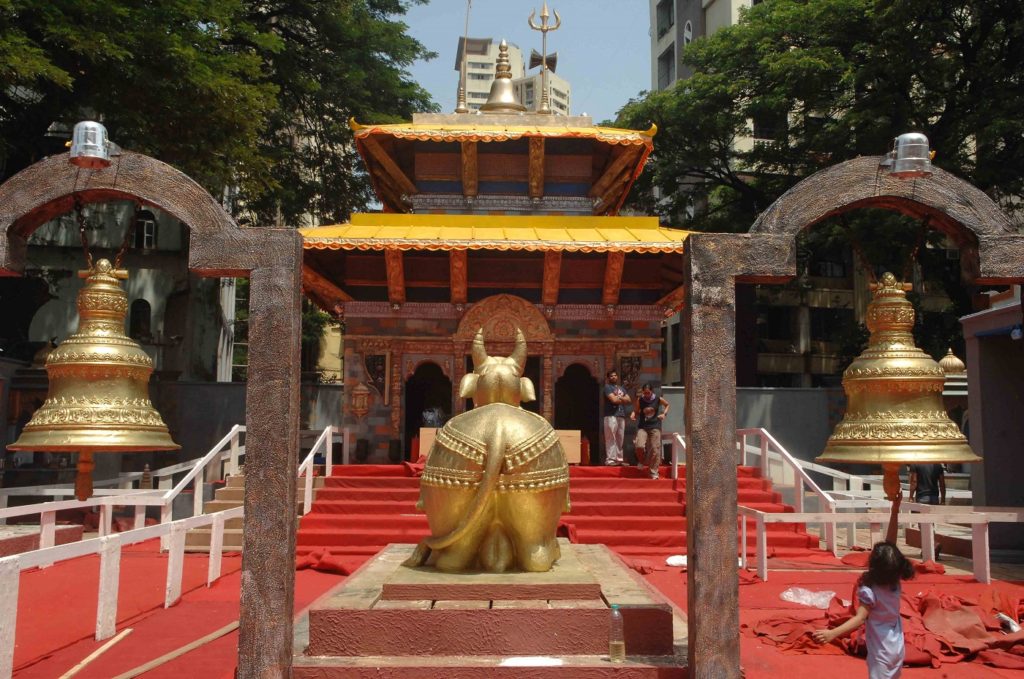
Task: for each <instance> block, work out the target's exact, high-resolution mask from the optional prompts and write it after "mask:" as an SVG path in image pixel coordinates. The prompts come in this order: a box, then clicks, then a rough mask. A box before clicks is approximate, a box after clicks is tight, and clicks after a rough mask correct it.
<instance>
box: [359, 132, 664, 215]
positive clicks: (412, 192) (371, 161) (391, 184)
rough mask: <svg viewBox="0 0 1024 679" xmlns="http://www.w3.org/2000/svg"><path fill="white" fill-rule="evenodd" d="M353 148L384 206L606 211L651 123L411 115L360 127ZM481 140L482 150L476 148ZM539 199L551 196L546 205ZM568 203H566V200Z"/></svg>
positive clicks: (640, 161)
mask: <svg viewBox="0 0 1024 679" xmlns="http://www.w3.org/2000/svg"><path fill="white" fill-rule="evenodd" d="M349 126H350V127H351V128H352V130H353V132H354V139H355V145H356V149H357V150H358V151H359V154H360V155H361V156H362V158H363V161H364V163H365V164H366V169H367V171H368V173H369V175H370V181H371V183H372V184H373V189H374V192H375V193H376V194H377V197H378V198H379V199H380V201H381V203H382V204H383V206H384V210H385V212H401V213H408V212H420V213H423V212H426V211H427V210H428V209H430V210H433V209H435V208H433V207H430V208H426V207H424V206H425V204H427V203H432V202H436V201H441V202H442V203H444V202H446V201H447V202H451V203H452V205H453V207H451V208H450V209H445V208H442V209H445V211H451V212H459V211H460V209H459V208H457V207H454V205H455V204H460V203H461V202H462V201H463V198H467V199H469V200H470V201H475V200H476V199H477V198H481V199H483V201H482V202H481V203H479V204H478V205H477V207H476V208H474V210H473V211H474V212H476V213H488V212H491V213H493V212H496V211H497V210H495V209H493V208H488V207H487V206H486V205H485V204H486V203H487V201H488V200H490V199H494V198H497V199H499V200H502V201H508V200H513V201H514V200H517V199H518V200H522V201H534V200H539V201H540V205H539V207H538V209H535V210H531V211H532V212H534V213H537V214H567V213H568V214H578V215H587V214H592V215H605V216H613V215H615V214H617V213H618V211H619V209H620V208H621V207H622V204H623V202H624V201H625V199H626V195H627V194H628V193H629V190H630V188H631V187H632V185H633V182H634V181H635V180H636V178H637V177H638V176H639V175H640V172H641V170H642V169H643V167H644V164H645V163H646V161H647V157H648V156H649V155H650V153H651V151H653V150H654V141H653V138H654V135H655V134H656V133H657V127H655V126H653V125H652V126H651V128H650V129H648V130H642V131H640V130H625V129H619V128H614V127H599V126H595V125H593V124H591V118H590V117H589V116H550V115H540V114H518V115H512V114H479V115H473V114H453V115H442V114H425V113H424V114H416V115H415V116H414V117H413V121H412V122H403V123H392V124H360V123H358V122H356V121H355V119H352V120H350V121H349ZM484 147H486V148H484ZM546 203H557V204H559V206H560V207H555V208H552V207H551V206H550V205H547V204H546ZM567 204H571V206H568V207H567V206H566V205H567Z"/></svg>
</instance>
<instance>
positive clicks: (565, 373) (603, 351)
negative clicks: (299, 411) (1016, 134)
mask: <svg viewBox="0 0 1024 679" xmlns="http://www.w3.org/2000/svg"><path fill="white" fill-rule="evenodd" d="M501 66H502V64H501V59H500V57H499V65H498V74H497V77H496V80H495V83H494V85H493V87H492V92H491V100H490V101H488V104H486V105H485V106H484V107H483V110H484V112H482V113H464V114H459V113H456V114H417V115H415V116H414V117H413V120H412V122H411V123H400V124H389V125H367V124H359V123H356V122H355V121H352V123H351V125H352V129H353V130H354V132H355V143H356V147H357V148H358V150H359V153H360V154H361V155H362V158H363V160H364V162H365V164H366V169H367V171H368V173H369V176H370V178H371V181H372V183H373V187H374V190H375V191H376V194H377V197H378V199H379V201H380V203H381V205H382V208H383V210H382V212H379V213H363V214H353V215H352V217H351V219H350V221H349V222H348V223H346V224H338V225H334V226H321V227H315V228H308V229H303V230H302V232H301V233H302V236H303V240H304V248H305V251H304V258H303V288H304V291H305V293H306V295H307V296H308V297H309V298H310V299H312V300H313V301H314V302H315V303H316V304H317V305H318V306H320V307H321V308H323V309H325V310H327V311H329V312H331V313H332V314H334V315H336V316H337V317H339V318H343V319H344V335H343V341H342V353H343V359H344V387H345V406H344V413H343V422H342V426H345V427H349V428H350V431H351V432H353V435H354V438H355V439H356V440H357V441H364V442H365V443H360V444H359V447H358V449H357V453H358V454H359V455H360V456H362V455H364V454H365V455H366V456H367V457H368V458H369V459H373V460H376V461H383V459H384V457H385V456H386V455H387V453H388V452H390V453H391V457H392V459H393V460H394V459H395V458H396V457H397V456H398V454H399V451H401V454H402V455H404V456H405V457H408V456H410V455H413V457H415V453H416V452H417V451H415V450H414V449H413V447H414V443H415V442H416V441H417V439H418V435H419V431H420V427H421V426H429V425H430V424H431V423H432V421H436V420H437V419H444V418H445V417H450V416H451V415H454V414H457V413H460V412H463V411H464V410H465V409H466V408H468V407H471V404H470V403H469V402H467V401H466V400H464V399H460V398H459V397H458V386H459V382H460V380H461V378H462V376H463V375H465V374H466V373H467V372H470V371H472V362H471V359H470V344H471V342H472V339H473V336H474V335H475V334H476V332H477V330H478V329H480V328H483V330H484V334H485V337H486V341H487V346H488V350H489V351H491V352H492V353H494V354H495V355H502V353H503V352H504V353H505V354H507V353H510V351H511V346H512V340H513V333H514V331H515V328H517V327H518V328H521V329H522V330H523V332H524V333H525V335H526V340H527V344H528V347H529V352H530V356H529V360H528V362H527V365H526V376H527V377H529V378H530V379H531V380H532V381H533V382H534V384H535V385H536V388H537V401H535V402H533V403H528V404H524V407H526V408H530V409H533V410H535V411H536V412H539V413H541V414H542V415H543V416H544V417H546V418H548V420H549V421H551V422H552V424H553V425H554V426H555V428H556V429H560V430H575V431H579V432H581V433H582V437H583V439H585V440H586V443H584V444H583V446H582V448H583V454H584V456H585V455H586V450H587V448H588V447H589V449H590V450H591V451H593V452H592V454H591V457H592V459H593V461H600V460H601V454H600V452H599V451H600V450H602V448H601V447H600V446H601V443H602V441H601V426H600V416H601V385H602V384H603V382H604V375H605V373H606V372H607V371H608V370H612V369H615V370H617V371H618V372H619V374H620V376H621V378H622V381H623V383H624V384H625V385H626V386H627V387H628V388H630V389H631V390H636V389H639V386H640V385H641V384H642V383H643V382H648V381H650V382H655V383H656V382H659V380H660V376H661V368H662V357H661V353H662V335H661V324H662V322H663V320H664V319H665V317H666V315H669V314H671V313H672V312H674V311H675V310H677V309H678V308H679V306H680V304H681V302H682V282H683V281H682V272H681V257H680V253H681V252H682V251H683V243H684V241H685V239H686V237H687V235H688V234H687V232H685V231H680V230H676V229H666V228H662V227H660V226H659V224H658V220H657V218H655V217H637V216H619V210H620V208H621V206H622V204H623V202H624V200H625V198H626V196H627V194H628V192H629V190H630V187H631V186H632V184H633V182H634V180H635V179H636V178H637V176H639V174H640V172H641V170H642V169H643V166H644V163H645V161H646V159H647V157H648V155H649V154H650V152H651V150H652V148H653V137H654V134H655V132H656V130H655V129H654V128H651V129H650V130H646V131H634V130H624V129H616V128H608V127H600V126H595V125H594V124H593V121H592V120H591V118H590V117H589V116H561V115H550V114H538V113H526V112H524V111H523V107H522V106H521V105H520V104H519V103H518V102H517V101H516V100H515V98H514V94H513V93H512V91H511V88H509V87H508V86H507V85H508V82H510V81H508V79H507V78H502V72H501ZM588 444H589V445H588ZM576 452H577V451H567V455H569V457H570V459H573V458H574V457H576Z"/></svg>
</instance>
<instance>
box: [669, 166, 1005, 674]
mask: <svg viewBox="0 0 1024 679" xmlns="http://www.w3.org/2000/svg"><path fill="white" fill-rule="evenodd" d="M879 160H881V159H880V158H877V157H876V158H858V159H855V160H851V161H848V162H846V163H841V164H839V165H836V166H833V167H831V168H828V169H825V170H822V171H821V172H818V173H816V174H814V175H812V176H811V177H808V178H807V179H805V180H803V181H802V182H800V183H799V184H797V185H796V186H795V187H793V188H792V189H790V190H789V191H788V192H787V193H786V194H785V195H783V196H782V197H781V198H779V200H777V201H776V202H775V203H774V204H772V205H771V206H770V207H769V208H768V209H767V210H766V211H765V212H764V213H763V214H762V215H761V216H760V217H759V218H758V220H757V221H756V222H755V224H754V225H753V227H752V228H751V230H750V232H749V233H747V234H720V233H714V234H712V233H708V234H694V235H692V236H690V238H689V239H688V240H687V242H686V246H685V251H684V253H683V280H684V281H686V286H687V287H686V304H685V306H684V308H683V311H682V314H683V325H684V333H683V337H684V340H683V342H684V354H685V358H686V365H687V366H689V367H690V369H689V371H688V372H687V374H686V393H687V394H690V395H691V398H687V399H686V436H687V446H686V463H687V478H686V500H687V522H688V526H689V527H688V530H687V533H686V536H687V547H688V553H689V554H690V555H691V557H690V564H689V583H690V584H689V588H688V590H687V596H688V610H689V612H690V625H689V629H688V656H689V657H688V665H689V668H690V676H692V677H694V678H695V679H697V678H699V679H705V678H706V679H711V678H712V677H714V678H715V679H718V678H719V677H739V676H741V674H740V654H739V591H738V590H739V587H738V578H737V573H736V523H737V512H736V498H737V491H736V473H735V436H736V370H735V360H736V354H735V351H736V346H735V338H736V335H735V324H736V308H735V305H736V300H735V285H736V282H737V281H741V282H744V283H777V282H783V281H785V280H787V279H788V278H791V277H792V276H794V275H796V242H795V237H796V235H797V233H799V232H800V231H802V230H803V229H805V228H807V227H809V226H812V225H813V224H815V223H817V222H818V221H820V220H822V219H825V218H826V217H829V216H832V215H836V214H839V213H842V212H846V211H849V210H854V209H858V208H867V207H873V208H884V209H889V210H893V211H896V212H900V213H903V214H906V215H910V216H914V217H924V216H928V217H930V218H931V224H932V225H933V226H934V227H936V228H938V229H940V230H942V231H943V232H945V233H947V234H949V235H950V236H952V237H953V238H954V240H955V241H956V242H957V243H958V244H959V245H960V247H961V252H962V254H963V255H964V256H963V257H962V258H961V261H962V263H963V265H964V273H965V274H966V275H967V276H968V277H969V278H977V279H978V280H980V281H986V282H1004V283H1011V282H1019V281H1021V280H1024V236H1021V235H1020V234H1019V233H1018V232H1017V231H1016V229H1015V228H1014V227H1013V225H1012V224H1011V222H1010V220H1009V219H1008V218H1007V217H1006V215H1004V214H1003V213H1002V212H1001V211H1000V210H999V208H998V207H997V206H996V205H995V204H994V203H993V202H992V201H991V199H989V198H988V197H987V196H986V195H985V194H984V193H982V192H981V191H979V190H978V189H977V188H976V187H974V186H971V185H970V184H968V183H966V182H964V181H963V180H961V179H959V178H957V177H955V176H953V175H951V174H949V173H946V172H943V171H942V170H939V169H936V170H935V174H934V175H933V176H931V177H928V178H921V179H916V180H899V179H895V178H892V177H890V176H886V175H884V174H882V173H881V172H879V169H878V163H879ZM693 395H700V398H693V397H692V396H693Z"/></svg>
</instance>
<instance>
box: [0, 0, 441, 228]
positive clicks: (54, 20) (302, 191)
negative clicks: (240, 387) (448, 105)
mask: <svg viewBox="0 0 1024 679" xmlns="http://www.w3.org/2000/svg"><path fill="white" fill-rule="evenodd" d="M421 1H423V0H339V1H337V2H330V3H325V2H318V1H316V0H305V1H303V0H294V1H285V0H278V1H266V0H160V2H137V1H136V0H102V1H101V0H0V179H2V178H5V177H7V176H10V175H11V174H13V173H15V172H17V171H18V170H20V169H22V168H23V167H25V166H27V165H29V164H31V163H33V162H35V161H37V160H39V159H40V158H42V157H44V156H46V155H49V154H51V153H55V152H58V151H60V150H61V149H62V147H63V144H64V141H65V140H66V139H67V138H68V136H69V134H68V133H69V130H70V126H71V125H72V124H73V123H74V122H76V121H77V120H79V119H81V118H83V117H95V118H99V119H101V120H102V121H103V122H104V123H105V124H106V125H107V127H108V129H109V130H110V135H111V138H112V139H114V140H115V141H117V142H118V143H119V144H120V145H121V146H123V147H125V148H130V149H132V150H136V151H140V152H143V153H147V154H149V155H152V156H154V157H156V158H159V159H161V160H164V161H166V162H168V163H170V164H172V165H174V166H175V167H177V168H178V169H180V170H182V171H183V172H185V173H186V174H188V175H190V176H192V177H193V178H195V179H196V180H197V181H199V182H200V183H201V184H202V185H203V186H204V187H205V188H206V189H208V190H209V191H210V192H211V193H212V194H213V195H215V196H217V197H220V196H221V195H222V192H223V191H224V190H225V188H232V189H237V190H238V196H239V198H240V199H241V200H240V201H239V202H238V205H239V206H245V207H246V208H247V211H248V212H249V215H248V217H249V219H250V221H251V222H252V223H254V224H268V223H277V222H279V221H282V220H280V219H279V215H281V216H283V217H284V220H283V221H284V222H285V223H295V222H296V221H297V219H298V216H299V215H303V214H312V215H313V216H314V217H316V218H321V219H343V218H345V217H347V213H348V211H350V210H352V209H355V208H358V207H361V206H363V205H364V204H365V202H366V201H367V200H368V198H369V192H368V188H367V186H368V185H367V182H366V181H365V179H364V178H363V177H361V176H360V174H359V170H358V169H357V168H358V163H357V162H356V158H355V157H354V155H353V150H352V146H351V144H350V143H349V142H350V141H351V132H350V131H349V130H348V127H347V118H348V116H350V115H355V116H357V117H359V118H360V119H361V120H373V121H378V120H381V119H385V120H387V119H391V118H393V117H395V116H400V117H401V116H408V115H409V114H410V113H411V112H412V111H414V110H422V109H424V108H428V107H429V106H430V103H429V98H428V95H427V94H426V93H425V92H424V91H423V90H422V89H421V88H419V87H418V86H416V85H415V84H414V83H412V82H411V81H410V79H409V77H408V74H407V73H406V68H407V67H408V66H409V65H410V64H411V63H412V62H413V61H414V60H415V59H419V58H425V57H429V56H430V54H429V53H428V52H426V50H425V49H424V48H423V46H422V45H421V44H420V43H418V42H417V41H415V40H414V39H412V38H410V37H409V36H408V35H406V33H405V29H406V26H405V25H404V24H402V23H401V22H400V21H398V20H397V19H396V17H401V16H402V14H403V13H404V12H405V9H406V7H407V6H408V4H409V3H410V2H421Z"/></svg>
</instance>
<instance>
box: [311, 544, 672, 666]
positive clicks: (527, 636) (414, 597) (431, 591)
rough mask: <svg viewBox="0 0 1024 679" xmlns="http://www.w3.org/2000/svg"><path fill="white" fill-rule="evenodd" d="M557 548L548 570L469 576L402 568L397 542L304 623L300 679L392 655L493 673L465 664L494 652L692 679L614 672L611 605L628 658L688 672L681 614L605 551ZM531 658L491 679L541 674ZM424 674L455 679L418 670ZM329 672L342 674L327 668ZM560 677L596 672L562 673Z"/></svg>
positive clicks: (404, 552) (404, 551) (410, 662)
mask: <svg viewBox="0 0 1024 679" xmlns="http://www.w3.org/2000/svg"><path fill="white" fill-rule="evenodd" d="M560 543H561V548H562V558H561V559H560V560H559V561H558V563H557V564H556V566H555V568H553V569H552V570H551V571H548V572H545V573H505V574H486V573H484V574H478V575H476V576H474V578H473V579H472V580H470V581H467V580H466V578H465V577H464V576H461V575H458V574H445V573H438V572H435V571H433V570H432V569H404V568H402V567H401V566H400V564H401V563H402V562H403V561H404V560H405V558H407V557H408V555H409V554H410V553H411V551H412V545H390V546H389V547H388V548H387V549H385V550H384V551H383V552H381V553H380V554H378V555H377V556H376V557H375V558H374V559H373V560H371V561H369V562H367V564H365V565H364V566H363V567H362V568H360V570H359V571H358V572H357V573H356V574H354V575H353V576H352V577H351V578H350V579H349V580H347V581H346V582H345V583H343V584H342V585H341V586H339V587H338V588H337V589H335V590H334V591H332V592H331V593H329V594H327V595H325V596H324V597H321V599H319V600H318V601H317V603H315V604H314V605H313V606H312V607H311V608H310V609H309V611H308V613H307V616H308V617H304V618H303V619H302V620H300V622H299V623H298V624H297V625H296V629H295V633H296V644H295V647H296V651H297V653H298V654H299V655H297V656H296V669H298V667H300V666H302V667H308V668H310V669H309V673H308V674H297V675H296V676H308V677H311V676H320V677H322V676H361V675H357V674H354V673H347V674H346V673H342V672H341V670H342V669H352V668H357V667H361V666H362V665H360V663H359V660H360V659H365V658H366V657H367V656H380V657H385V658H388V659H389V662H387V663H385V665H388V666H391V667H402V668H404V669H405V673H403V674H401V675H400V676H445V677H452V676H467V677H468V676H488V674H486V673H479V672H478V673H475V674H471V673H469V670H468V669H466V670H464V671H463V670H461V669H459V668H468V667H475V668H478V669H481V670H482V669H483V668H486V667H488V660H487V659H488V658H491V657H493V656H503V657H505V658H508V657H509V656H545V657H560V658H564V659H565V660H566V662H569V663H572V664H573V666H575V664H576V663H578V664H579V666H580V667H581V668H582V667H601V668H603V670H602V671H603V672H604V674H597V675H594V676H685V675H682V674H651V675H648V674H642V675H640V674H637V675H634V674H631V673H626V674H623V675H617V674H611V675H609V674H607V672H608V670H609V669H610V668H609V663H608V661H607V659H606V655H607V653H608V636H607V635H608V620H609V611H608V605H609V603H615V604H619V606H620V608H621V609H622V612H623V620H624V623H625V625H624V627H625V639H626V649H627V653H630V654H631V655H634V656H641V655H642V656H646V657H644V658H638V657H634V658H633V659H631V661H630V663H631V664H632V665H633V666H635V667H636V668H641V667H645V666H653V667H657V668H660V669H661V670H665V669H667V668H680V667H681V666H682V664H683V661H684V660H685V658H681V657H680V654H679V653H678V648H679V643H680V640H681V639H684V638H685V634H686V631H685V627H686V622H685V618H682V617H680V615H681V612H680V611H678V610H677V609H675V608H674V607H673V606H672V605H671V603H669V602H668V601H667V600H665V599H664V597H663V595H661V594H660V593H659V592H657V591H656V590H654V589H653V588H652V587H651V586H650V585H649V584H647V583H646V582H645V581H644V580H643V579H642V578H641V577H639V576H638V575H633V573H632V571H630V570H629V569H628V568H627V567H626V566H625V564H624V563H623V562H622V561H621V560H620V559H618V558H617V557H615V556H614V555H612V554H611V553H610V552H609V551H608V550H607V548H605V547H603V546H599V545H570V544H568V543H566V542H565V541H564V540H562V541H560ZM477 590H479V591H477ZM677 621H678V622H677ZM484 630H486V632H484ZM655 657H657V659H655ZM453 660H454V664H453ZM526 662H527V663H528V664H529V665H531V671H528V672H524V671H523V670H522V668H517V670H518V674H505V675H501V674H498V675H495V676H531V677H532V676H537V675H536V674H534V673H533V672H532V669H533V667H532V665H536V664H539V663H538V662H537V661H536V660H534V662H532V663H531V662H530V661H528V660H527V661H526ZM492 666H493V668H494V669H498V668H499V667H500V665H499V664H498V663H494V664H493V665H492ZM504 666H505V667H515V665H509V664H507V663H506V664H505V665H504ZM426 667H431V668H433V671H434V672H436V671H437V668H440V667H450V668H451V669H452V670H453V671H454V672H457V673H456V674H446V675H438V674H429V673H427V674H424V673H419V671H416V670H414V668H421V669H423V668H426ZM325 668H336V669H337V672H334V671H332V672H331V673H329V674H325V673H322V671H323V670H324V669H325ZM488 671H489V670H488ZM314 672H321V673H319V674H315V673H314ZM375 676H392V675H380V674H378V675H375ZM394 676H399V675H398V674H395V675H394ZM558 676H574V677H575V676H590V674H589V672H588V673H586V674H583V673H580V674H577V673H575V672H571V673H568V674H567V673H565V671H564V669H563V670H562V673H561V674H559V675H558Z"/></svg>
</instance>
